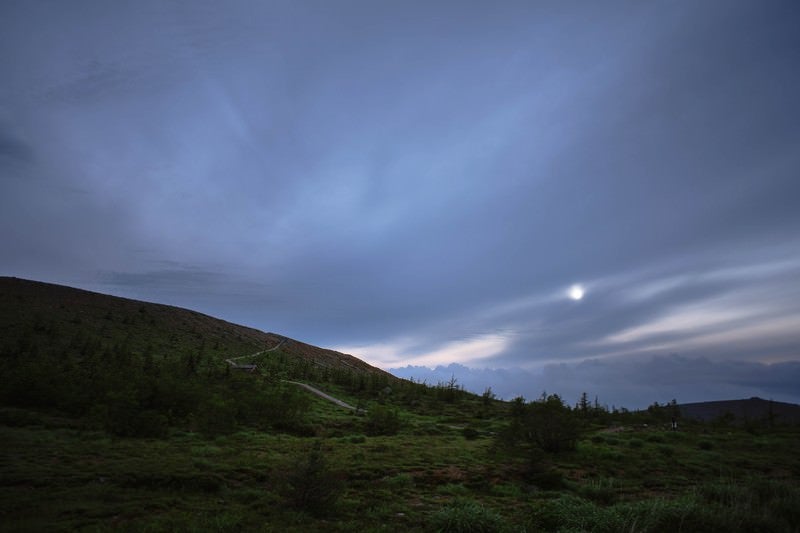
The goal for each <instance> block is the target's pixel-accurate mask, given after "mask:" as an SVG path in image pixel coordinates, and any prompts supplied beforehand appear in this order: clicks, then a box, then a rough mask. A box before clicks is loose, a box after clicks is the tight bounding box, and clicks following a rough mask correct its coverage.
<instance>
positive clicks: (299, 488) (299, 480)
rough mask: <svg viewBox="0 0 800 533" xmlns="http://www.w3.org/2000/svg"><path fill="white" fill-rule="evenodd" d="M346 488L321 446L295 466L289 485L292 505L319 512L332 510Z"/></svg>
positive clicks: (288, 490)
mask: <svg viewBox="0 0 800 533" xmlns="http://www.w3.org/2000/svg"><path fill="white" fill-rule="evenodd" d="M343 491H344V486H343V483H342V482H341V481H340V480H339V478H338V477H337V476H336V474H334V473H333V472H331V470H330V469H329V468H328V465H327V462H326V460H325V457H324V456H323V454H322V450H321V447H320V446H319V445H317V446H316V447H315V448H314V449H312V450H311V452H310V453H309V454H308V456H307V457H305V458H304V459H302V460H300V461H298V462H297V463H296V464H295V465H294V468H292V470H291V472H290V473H289V476H288V479H287V483H286V487H285V495H286V498H287V500H288V501H289V503H290V504H291V505H293V506H294V507H296V508H298V509H302V510H304V511H308V512H310V513H311V514H315V515H321V514H325V513H329V512H331V511H332V509H333V506H334V505H335V503H336V502H337V500H338V499H339V496H341V494H342V492H343Z"/></svg>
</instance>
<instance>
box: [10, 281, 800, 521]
mask: <svg viewBox="0 0 800 533" xmlns="http://www.w3.org/2000/svg"><path fill="white" fill-rule="evenodd" d="M0 281H2V280H0ZM4 283H7V282H4ZM23 289H25V287H23V288H22V289H14V290H16V291H17V292H13V291H11V290H9V291H7V292H0V370H10V371H15V372H17V374H18V375H19V376H20V377H22V378H26V379H27V378H28V377H30V376H33V377H35V376H36V374H35V372H36V371H38V370H40V369H41V368H52V365H53V364H56V363H58V364H64V363H65V362H69V360H68V358H63V357H61V354H63V353H66V354H68V355H69V356H70V357H72V360H73V362H74V363H75V364H78V365H80V364H82V363H84V362H86V361H94V360H98V361H106V359H103V358H105V357H106V351H105V350H108V357H109V358H113V357H119V356H120V354H123V355H124V354H126V353H127V354H129V355H130V356H131V357H132V358H133V359H135V360H136V359H137V358H140V359H142V360H144V356H143V353H144V352H146V351H151V352H152V356H153V358H154V359H155V360H156V361H158V364H161V365H163V367H162V370H163V371H166V370H169V368H170V364H171V363H172V362H173V360H172V359H170V358H173V359H177V360H179V361H180V360H185V358H186V356H187V354H192V353H195V354H197V353H202V354H203V357H202V361H203V362H202V364H200V366H199V368H200V370H199V372H200V373H201V374H202V373H203V372H204V371H206V369H207V368H211V369H213V368H214V365H217V366H220V364H221V368H222V369H223V370H224V369H225V366H226V365H224V363H222V361H223V360H224V358H225V357H230V356H232V355H240V354H247V353H253V352H255V351H256V350H258V349H264V348H265V347H270V346H275V344H276V343H277V342H278V341H279V340H280V339H279V338H278V337H276V336H273V335H270V334H263V333H260V332H256V331H255V330H250V329H248V328H243V327H240V326H233V325H230V324H226V323H222V322H221V321H217V320H214V319H212V318H210V317H205V316H203V315H199V314H197V313H192V312H190V311H186V310H179V309H175V308H169V307H167V306H157V305H153V304H143V303H141V302H133V301H130V300H119V299H110V300H109V297H103V296H101V295H91V294H89V293H83V292H74V291H72V292H70V291H69V290H65V291H64V296H63V298H62V300H63V303H59V300H58V298H56V299H55V301H54V300H53V298H52V296H53V294H54V293H53V291H56V293H57V292H58V291H59V290H61V289H53V288H52V287H44V288H43V287H39V286H34V287H32V288H27V289H25V290H23ZM28 289H30V290H28ZM87 332H90V333H87ZM92 335H93V336H94V337H96V339H95V340H97V339H99V340H98V342H100V341H102V343H104V344H102V346H103V349H102V350H100V349H99V348H98V349H97V350H95V352H96V354H95V355H96V356H97V357H95V358H94V359H91V358H89V357H88V356H87V357H86V358H83V357H82V355H81V354H82V353H83V351H84V350H85V349H86V347H87V346H89V347H91V346H90V345H91V344H92V342H94V341H92V342H89V341H90V340H91V338H93V337H91V336H92ZM117 345H119V346H123V347H125V346H127V348H125V349H117V348H116V346H117ZM53 346H60V347H61V348H59V350H55V351H54V350H53V349H52V347H53ZM48 350H50V352H52V353H50V352H48ZM322 352H324V351H322ZM322 352H321V351H319V349H314V348H313V347H308V346H305V345H301V344H300V343H296V344H292V345H290V344H287V345H285V346H282V347H281V349H280V350H275V351H272V352H269V353H265V354H262V355H261V356H258V358H256V362H257V363H258V364H259V370H260V371H261V372H262V374H261V375H249V374H247V375H244V374H232V375H231V376H228V377H225V376H224V375H220V376H219V379H218V380H217V381H219V383H217V382H216V381H208V382H207V383H211V384H212V385H215V386H216V384H219V385H220V386H219V387H217V388H215V389H214V390H213V394H214V395H215V396H214V397H215V398H218V399H219V402H216V403H214V402H206V403H198V404H197V405H198V406H199V407H198V408H197V409H196V410H195V411H191V412H190V413H186V414H184V415H182V416H175V417H172V413H170V412H167V414H169V415H170V419H171V420H172V419H173V418H174V420H172V421H171V422H170V424H169V425H165V426H163V427H162V428H161V429H163V431H161V432H159V433H158V435H159V438H131V437H127V436H119V435H120V433H117V434H111V433H109V432H107V431H110V429H109V428H108V427H107V426H104V425H103V424H101V423H98V419H99V418H98V416H96V415H97V413H95V414H90V415H87V414H80V411H78V410H74V409H73V410H72V411H67V410H66V409H65V411H67V412H72V413H73V414H72V415H69V414H65V413H64V412H60V411H59V410H58V409H57V408H56V405H58V404H56V403H53V404H46V403H42V404H37V403H35V402H33V403H25V402H21V401H18V400H19V398H14V397H13V395H7V396H6V397H5V399H6V403H9V404H13V405H14V406H15V407H12V406H10V405H2V406H0V526H2V530H3V531H76V530H77V531H81V530H83V531H107V530H115V531H116V530H123V531H290V532H291V531H348V532H349V531H353V530H357V531H364V532H370V531H501V532H506V531H508V532H521V531H570V532H575V531H593V532H603V531H609V532H611V531H614V532H616V531H637V532H638V531H647V532H661V531H664V532H666V531H670V532H671V531H687V532H688V531H777V532H782V531H787V532H789V531H798V530H800V489H798V487H800V482H799V481H800V456H799V455H798V454H797V453H796V448H797V443H798V442H800V428H797V427H776V428H769V427H763V428H756V427H752V426H750V427H747V428H741V427H736V426H730V427H728V426H724V425H720V424H709V425H703V424H699V423H688V422H687V423H683V421H682V423H681V430H680V431H674V432H673V431H665V430H664V429H663V424H662V425H659V424H658V423H657V422H658V421H652V420H642V419H640V418H637V415H635V414H630V415H625V416H623V415H620V416H617V415H614V417H613V418H614V420H611V419H610V418H611V415H609V420H604V421H602V423H601V421H600V420H597V421H592V420H590V419H582V420H581V424H582V427H581V432H580V435H581V437H580V439H579V440H578V442H577V445H576V447H575V450H574V451H566V452H563V453H558V454H546V453H543V452H535V451H533V450H530V449H524V448H523V450H525V451H524V452H519V451H512V450H511V449H509V448H508V447H507V446H504V445H502V443H501V440H502V439H499V438H498V436H499V435H502V434H503V432H504V430H505V429H506V427H507V425H508V423H509V422H508V420H509V413H510V411H511V406H510V405H509V404H506V403H503V402H496V401H488V402H484V401H482V399H481V398H480V397H478V396H475V395H469V394H465V393H462V392H460V391H457V390H452V389H446V388H438V389H425V388H423V387H419V386H417V387H413V386H407V384H406V385H405V386H404V384H402V383H400V382H398V381H396V380H395V381H391V380H389V381H386V380H385V379H383V378H386V376H384V375H379V376H378V378H381V379H383V381H381V379H374V380H373V379H372V378H374V377H375V376H370V375H368V374H358V373H354V374H348V375H343V374H341V373H339V374H338V377H337V374H336V372H337V368H336V367H335V366H331V365H332V361H335V360H336V358H337V357H338V355H337V354H334V353H332V352H327V353H322ZM101 354H102V357H100V355H101ZM301 356H302V357H301ZM37 357H39V358H41V361H42V362H41V364H40V366H39V367H37V366H36V364H28V363H31V362H33V363H35V362H36V358H37ZM181 358H183V359H181ZM349 363H353V362H352V361H349ZM26 365H27V366H26ZM173 366H174V365H173ZM20 368H29V369H30V371H31V373H30V374H26V373H25V372H22V371H20V370H19V369H20ZM112 368H113V367H112ZM348 368H349V367H348ZM62 370H63V369H56V371H54V372H51V373H50V374H47V375H48V376H51V377H52V376H58V377H60V376H62V373H61V372H62ZM163 375H164V374H162V378H161V380H162V382H163ZM170 375H172V376H173V381H172V382H170V383H172V384H175V385H178V386H180V385H181V384H182V383H183V382H184V381H185V380H186V378H185V377H181V376H182V374H180V373H177V374H176V373H175V372H173V373H172V374H170ZM176 376H177V377H176ZM4 377H7V376H4ZM118 377H120V376H118ZM120 378H121V379H120V381H119V382H120V384H123V385H124V384H125V382H126V380H128V379H129V378H130V376H128V375H123V376H121V377H120ZM362 378H363V380H362ZM31 379H33V378H31ZM100 379H102V376H101V377H100ZM281 379H294V380H299V381H303V382H305V383H309V384H311V385H314V386H317V387H318V388H320V389H321V390H324V391H325V392H327V393H329V394H331V395H333V396H335V397H338V398H340V399H342V400H344V401H345V402H347V403H349V404H351V405H354V406H358V407H359V408H360V409H362V410H364V411H366V412H361V413H356V412H353V411H349V410H346V409H342V408H339V407H337V406H335V405H333V404H331V403H330V402H327V401H326V400H323V399H321V398H318V397H316V396H313V395H311V394H310V393H307V392H302V393H298V394H302V395H304V396H303V400H302V402H306V401H307V409H304V410H302V411H298V412H302V414H301V415H298V417H297V418H296V419H293V421H295V422H296V423H293V424H284V425H281V424H272V423H269V422H270V421H269V420H262V419H261V418H258V417H257V416H256V415H254V414H253V413H262V418H263V417H270V416H271V417H275V416H277V414H280V413H277V414H276V413H275V409H274V405H275V404H270V405H269V406H267V407H273V409H272V410H270V409H265V410H263V411H259V410H258V409H259V408H260V407H264V406H259V405H256V406H255V407H252V409H251V410H250V411H247V412H246V414H247V415H248V416H241V421H240V422H239V423H237V424H233V425H230V427H220V426H219V424H215V422H218V420H217V419H216V418H215V417H214V416H211V415H210V414H209V412H208V409H209V408H218V409H219V413H222V414H225V413H233V412H234V411H236V409H234V407H237V406H236V405H234V400H232V399H230V397H229V396H226V394H228V393H232V394H233V393H237V391H239V392H238V394H239V395H238V396H237V398H238V401H241V402H242V403H245V404H246V403H247V402H248V401H252V397H253V394H252V393H253V391H256V392H259V391H261V390H262V389H261V387H265V388H266V387H273V388H274V389H275V390H276V391H277V392H279V393H280V394H276V395H275V396H273V398H279V399H280V398H283V399H285V398H287V397H290V396H291V394H289V392H291V393H294V392H297V389H294V388H292V389H291V390H289V389H288V387H294V386H291V385H286V384H283V385H282V384H281ZM10 381H11V380H7V383H8V382H10ZM62 381H63V380H62ZM223 385H224V386H223ZM284 385H285V386H286V387H287V389H286V390H284V389H281V387H283V386H284ZM354 385H357V386H354ZM362 385H363V386H362ZM38 386H39V387H40V388H41V390H43V391H46V390H47V386H44V385H43V384H42V383H39V384H38ZM17 389H20V388H19V387H17ZM17 389H14V390H17ZM20 390H22V392H25V391H24V388H22V389H20ZM197 390H201V389H200V388H198V389H197ZM241 391H246V393H247V394H242V393H241ZM79 392H85V391H79ZM111 392H112V393H113V392H116V391H115V390H112V391H111ZM202 392H203V393H204V394H205V395H208V394H209V391H208V390H205V389H202ZM34 396H35V395H34ZM111 396H113V395H111ZM91 398H94V397H91ZM33 399H34V400H36V399H37V398H33ZM91 401H92V402H96V401H97V400H96V399H91ZM142 401H143V402H144V403H146V401H147V398H146V397H143V398H142ZM113 405H114V404H111V403H109V404H107V405H106V407H108V406H113ZM136 405H139V404H136ZM165 405H173V404H165ZM175 405H180V404H178V403H176V404H175ZM279 405H285V404H284V403H281V404H279ZM303 405H305V403H303ZM96 407H100V406H96ZM62 408H63V406H62ZM101 414H102V413H101ZM212 414H213V413H212ZM239 415H241V413H239ZM237 416H238V415H237ZM644 416H650V415H644ZM198 417H200V418H201V420H198ZM202 417H205V420H202ZM201 421H204V422H205V423H204V424H201V423H199V422H201ZM284 422H285V420H284ZM644 422H647V423H648V424H647V426H645V425H644ZM654 422H656V423H654ZM592 424H594V425H592ZM223 425H224V424H223ZM209 426H210V427H209ZM315 480H316V481H315ZM309 481H310V482H309ZM320 485H324V487H325V488H326V490H324V491H322V492H315V491H314V489H315V487H317V486H320Z"/></svg>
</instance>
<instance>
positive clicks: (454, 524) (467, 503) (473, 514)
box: [431, 500, 503, 533]
mask: <svg viewBox="0 0 800 533" xmlns="http://www.w3.org/2000/svg"><path fill="white" fill-rule="evenodd" d="M431 526H432V529H433V530H434V531H441V532H444V533H493V532H496V531H502V530H503V518H502V517H501V516H500V515H499V514H497V513H495V512H494V511H492V510H490V509H487V508H485V507H483V506H482V505H481V504H479V503H477V502H474V501H471V500H456V501H454V502H453V503H450V504H448V505H446V506H445V507H442V508H441V509H439V510H438V511H436V512H435V513H434V514H433V515H432V516H431Z"/></svg>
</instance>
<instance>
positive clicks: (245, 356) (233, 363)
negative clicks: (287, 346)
mask: <svg viewBox="0 0 800 533" xmlns="http://www.w3.org/2000/svg"><path fill="white" fill-rule="evenodd" d="M283 342H284V341H281V342H279V343H278V344H277V345H276V346H273V347H272V348H269V349H268V350H261V351H260V352H256V353H251V354H250V355H240V356H239V357H232V358H230V359H225V362H226V363H228V364H229V365H231V366H232V367H233V368H240V366H241V365H239V363H235V362H234V361H238V360H239V359H246V358H248V357H255V356H257V355H261V354H262V353H267V352H274V351H275V350H277V349H278V348H280V347H281V346H283Z"/></svg>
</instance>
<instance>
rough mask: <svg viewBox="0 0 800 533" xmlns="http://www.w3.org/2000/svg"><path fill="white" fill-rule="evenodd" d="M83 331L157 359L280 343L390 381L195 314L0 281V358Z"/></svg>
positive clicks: (295, 353)
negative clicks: (1, 354) (151, 353)
mask: <svg viewBox="0 0 800 533" xmlns="http://www.w3.org/2000/svg"><path fill="white" fill-rule="evenodd" d="M83 334H91V335H95V336H97V337H98V338H99V339H100V340H101V341H102V342H108V343H115V344H119V343H125V344H126V346H127V348H128V349H130V350H132V351H134V352H144V351H145V350H149V351H151V352H153V353H154V354H156V355H162V356H165V357H169V356H171V355H176V354H179V353H184V352H186V351H187V350H201V349H202V350H204V351H206V352H209V353H210V354H211V357H212V358H214V359H216V360H219V361H224V360H225V359H227V358H231V357H237V356H242V355H247V354H250V353H255V352H258V351H261V350H265V349H268V348H273V347H275V346H277V345H278V344H280V345H281V347H280V348H281V349H280V351H281V352H282V353H283V354H284V355H286V356H288V357H289V358H296V359H297V360H301V361H305V362H308V363H310V364H312V365H315V366H320V367H324V368H332V369H346V370H349V371H354V372H359V373H365V374H375V375H383V376H387V377H389V376H390V374H388V373H386V372H384V371H383V370H381V369H379V368H376V367H373V366H371V365H369V364H367V363H365V362H364V361H362V360H360V359H358V358H356V357H353V356H351V355H347V354H343V353H340V352H336V351H334V350H327V349H324V348H319V347H316V346H312V345H310V344H306V343H303V342H300V341H297V340H294V339H290V338H288V337H284V336H282V335H278V334H276V333H265V332H262V331H259V330H256V329H253V328H248V327H245V326H240V325H237V324H232V323H230V322H226V321H224V320H220V319H217V318H213V317H210V316H208V315H204V314H202V313H198V312H196V311H191V310H188V309H182V308H179V307H173V306H169V305H162V304H156V303H148V302H141V301H137V300H130V299H127V298H120V297H116V296H109V295H105V294H100V293H95V292H90V291H85V290H82V289H75V288H72V287H66V286H63V285H54V284H50V283H42V282H37V281H30V280H24V279H18V278H11V277H0V353H3V352H13V351H15V350H17V349H18V348H19V347H20V344H23V345H24V344H27V343H30V342H37V340H38V341H40V342H41V341H44V342H48V343H49V342H52V341H53V340H56V341H63V340H65V339H71V338H74V337H75V336H79V335H83Z"/></svg>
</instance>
